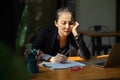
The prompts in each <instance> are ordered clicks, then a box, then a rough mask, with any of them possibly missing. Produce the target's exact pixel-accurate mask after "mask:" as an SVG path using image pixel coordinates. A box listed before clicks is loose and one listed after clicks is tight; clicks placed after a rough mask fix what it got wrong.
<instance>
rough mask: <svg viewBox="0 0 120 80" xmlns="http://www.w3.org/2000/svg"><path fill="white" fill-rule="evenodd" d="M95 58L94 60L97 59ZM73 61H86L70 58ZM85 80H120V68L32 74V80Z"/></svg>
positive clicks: (43, 70)
mask: <svg viewBox="0 0 120 80" xmlns="http://www.w3.org/2000/svg"><path fill="white" fill-rule="evenodd" d="M105 57H107V56H98V57H96V58H97V59H101V58H105ZM96 58H95V57H94V58H92V59H94V60H95V59H96ZM69 59H71V60H75V61H84V59H82V58H79V57H76V58H75V57H69ZM79 79H82V80H85V79H91V80H96V79H99V80H100V79H104V80H106V79H108V80H109V79H112V80H120V68H102V67H95V66H85V67H83V69H82V70H81V71H75V72H74V71H71V70H70V69H61V70H49V69H46V68H43V67H42V68H40V73H38V74H32V75H31V76H30V80H79Z"/></svg>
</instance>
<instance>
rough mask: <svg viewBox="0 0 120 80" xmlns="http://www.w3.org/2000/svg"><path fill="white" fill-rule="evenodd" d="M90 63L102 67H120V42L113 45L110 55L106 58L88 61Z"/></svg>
mask: <svg viewBox="0 0 120 80" xmlns="http://www.w3.org/2000/svg"><path fill="white" fill-rule="evenodd" d="M87 64H89V65H94V66H100V67H105V68H107V67H120V43H116V44H114V45H112V48H111V50H110V52H109V53H108V57H107V58H106V59H100V60H96V61H91V62H88V63H87Z"/></svg>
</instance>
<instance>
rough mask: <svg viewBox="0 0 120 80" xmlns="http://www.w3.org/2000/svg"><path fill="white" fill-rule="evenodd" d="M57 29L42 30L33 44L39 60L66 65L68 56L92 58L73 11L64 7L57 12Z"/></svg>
mask: <svg viewBox="0 0 120 80" xmlns="http://www.w3.org/2000/svg"><path fill="white" fill-rule="evenodd" d="M54 24H55V27H51V28H50V29H49V28H46V29H41V31H40V33H39V34H38V35H37V37H36V39H35V40H34V42H33V44H32V48H34V49H36V50H37V53H38V55H37V59H38V60H45V61H50V62H60V63H65V62H66V61H67V57H68V56H72V55H79V56H80V57H83V58H85V59H89V58H90V52H89V50H88V48H87V47H86V45H85V43H84V41H83V40H82V39H81V37H80V35H79V33H78V32H77V31H76V28H77V27H78V26H79V23H78V22H77V21H75V15H74V13H73V12H72V10H71V9H69V8H67V7H63V8H60V9H58V10H57V12H56V20H55V22H54Z"/></svg>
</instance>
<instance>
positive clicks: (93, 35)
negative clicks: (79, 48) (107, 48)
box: [80, 31, 120, 37]
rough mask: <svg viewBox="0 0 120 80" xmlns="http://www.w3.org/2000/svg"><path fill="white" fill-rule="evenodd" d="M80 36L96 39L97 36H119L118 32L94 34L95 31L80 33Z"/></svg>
mask: <svg viewBox="0 0 120 80" xmlns="http://www.w3.org/2000/svg"><path fill="white" fill-rule="evenodd" d="M80 33H81V34H84V35H87V36H92V37H96V36H97V37H98V36H120V32H115V31H113V32H95V31H80Z"/></svg>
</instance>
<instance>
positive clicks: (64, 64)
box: [40, 61, 86, 69]
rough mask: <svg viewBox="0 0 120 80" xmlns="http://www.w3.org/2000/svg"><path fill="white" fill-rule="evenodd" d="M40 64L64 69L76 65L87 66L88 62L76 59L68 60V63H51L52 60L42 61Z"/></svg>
mask: <svg viewBox="0 0 120 80" xmlns="http://www.w3.org/2000/svg"><path fill="white" fill-rule="evenodd" d="M40 66H44V67H47V68H50V69H64V68H70V67H74V66H86V64H84V63H81V62H75V61H68V62H67V63H51V62H42V63H41V64H40Z"/></svg>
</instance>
